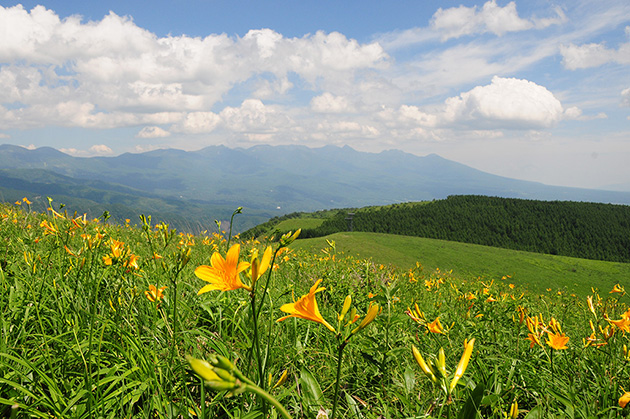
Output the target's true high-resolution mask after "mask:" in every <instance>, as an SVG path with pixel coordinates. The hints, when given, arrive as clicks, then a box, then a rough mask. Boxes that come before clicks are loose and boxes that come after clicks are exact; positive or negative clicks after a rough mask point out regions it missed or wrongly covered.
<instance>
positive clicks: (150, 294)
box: [144, 284, 166, 303]
mask: <svg viewBox="0 0 630 419" xmlns="http://www.w3.org/2000/svg"><path fill="white" fill-rule="evenodd" d="M165 289H166V285H165V286H163V287H160V288H156V286H155V285H153V284H151V285H149V290H148V291H145V292H144V295H146V297H147V299H148V300H149V301H151V302H152V303H155V302H156V301H160V300H161V299H162V298H164V290H165Z"/></svg>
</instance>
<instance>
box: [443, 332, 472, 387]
mask: <svg viewBox="0 0 630 419" xmlns="http://www.w3.org/2000/svg"><path fill="white" fill-rule="evenodd" d="M474 344H475V338H472V339H470V340H465V341H464V353H463V354H462V357H461V359H460V360H459V363H458V364H457V369H456V370H455V375H453V379H452V380H451V385H450V387H449V388H450V390H451V391H453V389H454V388H455V385H456V384H457V382H458V381H459V379H460V378H462V375H464V373H465V372H466V368H468V362H469V361H470V357H471V355H472V351H473V345H474Z"/></svg>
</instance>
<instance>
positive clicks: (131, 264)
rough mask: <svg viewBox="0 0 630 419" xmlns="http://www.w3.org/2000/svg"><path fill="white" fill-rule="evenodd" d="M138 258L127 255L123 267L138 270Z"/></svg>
mask: <svg viewBox="0 0 630 419" xmlns="http://www.w3.org/2000/svg"><path fill="white" fill-rule="evenodd" d="M139 259H140V256H138V255H134V254H133V253H132V254H131V255H129V260H128V261H127V262H125V267H131V268H134V269H140V265H138V260H139Z"/></svg>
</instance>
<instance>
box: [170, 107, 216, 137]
mask: <svg viewBox="0 0 630 419" xmlns="http://www.w3.org/2000/svg"><path fill="white" fill-rule="evenodd" d="M220 123H221V117H220V116H219V115H217V114H216V113H214V112H190V113H188V114H187V115H186V117H185V118H184V119H183V121H181V122H180V123H178V124H175V125H174V126H173V131H176V132H183V133H187V134H201V133H208V132H212V131H214V130H215V129H216V128H217V126H219V124H220Z"/></svg>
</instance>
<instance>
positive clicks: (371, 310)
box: [352, 303, 380, 335]
mask: <svg viewBox="0 0 630 419" xmlns="http://www.w3.org/2000/svg"><path fill="white" fill-rule="evenodd" d="M379 310H380V307H379V306H378V304H374V305H372V303H370V306H369V307H368V312H367V314H366V315H365V317H364V318H363V320H361V323H359V326H357V328H356V329H354V330H353V331H352V334H353V335H354V334H355V333H357V332H359V331H360V330H363V329H364V328H365V327H366V326H367V325H368V324H370V323H372V321H373V320H374V319H375V318H376V316H377V315H378V313H379Z"/></svg>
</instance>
